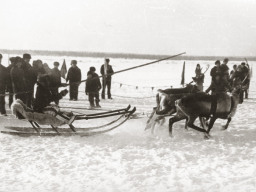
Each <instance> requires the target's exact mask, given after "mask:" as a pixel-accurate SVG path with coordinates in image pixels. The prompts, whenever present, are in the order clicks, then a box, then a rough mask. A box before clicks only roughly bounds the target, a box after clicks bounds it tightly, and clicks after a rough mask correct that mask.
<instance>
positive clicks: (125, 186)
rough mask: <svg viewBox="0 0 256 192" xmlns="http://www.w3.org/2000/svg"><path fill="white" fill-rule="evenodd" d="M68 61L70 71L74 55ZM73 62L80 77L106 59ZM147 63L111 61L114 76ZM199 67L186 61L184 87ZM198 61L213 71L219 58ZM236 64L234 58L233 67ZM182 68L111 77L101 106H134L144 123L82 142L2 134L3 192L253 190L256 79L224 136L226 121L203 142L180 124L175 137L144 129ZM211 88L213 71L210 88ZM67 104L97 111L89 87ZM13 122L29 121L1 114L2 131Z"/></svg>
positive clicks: (173, 64)
mask: <svg viewBox="0 0 256 192" xmlns="http://www.w3.org/2000/svg"><path fill="white" fill-rule="evenodd" d="M4 57H5V58H6V55H5V56H4ZM38 58H40V59H42V60H43V61H44V62H46V63H48V64H49V66H50V67H52V66H53V61H59V62H60V63H61V64H62V62H63V59H64V57H63V58H62V57H61V58H60V57H55V58H54V57H51V58H50V57H45V56H38V57H33V58H32V59H38ZM65 59H66V62H67V66H68V67H69V64H70V60H71V59H74V58H69V57H65ZM76 59H77V60H78V63H79V64H78V66H79V67H80V68H81V69H82V76H83V79H85V78H86V73H87V71H88V69H89V67H90V66H95V67H96V68H97V72H98V73H99V67H100V66H101V64H102V63H103V59H102V58H100V59H98V58H76ZM4 62H5V60H3V64H6V63H4ZM146 62H149V61H148V60H131V59H112V60H111V64H112V66H113V68H114V70H115V71H117V70H121V69H124V68H127V67H132V66H135V65H138V64H144V63H146ZM197 63H198V62H196V61H186V79H185V81H186V82H187V83H189V82H190V81H191V80H192V79H191V77H193V76H194V69H195V66H196V64H197ZM199 63H200V64H201V66H202V67H203V71H204V70H205V68H206V66H207V64H210V65H211V66H210V68H211V67H212V66H213V64H214V61H199ZM239 63H240V62H236V61H230V63H229V66H230V68H231V67H232V65H233V64H239ZM182 64H183V61H164V62H160V63H157V64H155V65H152V66H147V67H144V68H140V69H136V70H132V71H130V72H126V73H121V74H117V75H115V76H113V88H112V93H113V98H114V99H113V100H102V101H101V106H102V109H103V110H111V109H118V108H123V107H126V106H127V105H128V104H131V105H132V106H136V107H137V114H138V115H139V116H140V117H142V118H139V119H132V120H129V121H128V122H127V123H125V124H124V125H122V126H121V127H119V128H118V129H116V130H114V131H112V132H109V133H106V134H102V135H98V136H93V137H82V138H81V137H78V136H73V137H49V138H45V137H44V138H40V137H28V138H23V137H17V136H9V135H4V134H0V143H1V145H0V167H1V169H0V192H7V191H26V192H27V191H28V192H30V191H31V192H32V191H54V192H67V191H70V192H71V191H72V192H80V191H81V192H82V191H96V192H98V191H108V192H112V191H113V192H114V191H122V192H124V191H129V192H137V191H138V192H154V191H160V192H170V191H175V192H176V191H195V192H200V191H202V192H204V191H223V192H224V191H225V192H226V191H232V192H233V191H237V192H238V191H239V192H240V191H247V192H250V191H252V192H253V191H256V179H255V178H256V166H255V164H256V127H255V124H256V118H255V106H256V105H255V103H256V99H255V98H256V93H255V91H256V83H255V75H254V77H253V80H252V82H251V88H250V93H249V97H250V99H249V100H246V101H245V102H244V103H243V104H242V105H239V107H238V111H237V114H236V116H235V117H234V119H233V120H232V122H231V123H230V126H229V129H228V130H227V131H221V130H220V128H221V125H222V124H225V121H223V120H217V121H216V123H215V125H214V127H213V129H212V132H211V135H212V136H213V137H212V138H211V139H210V140H204V139H203V134H202V133H199V132H197V131H194V130H191V129H189V130H188V131H186V130H185V129H184V122H183V121H182V122H179V123H176V124H175V125H174V130H173V134H174V137H173V138H169V136H168V125H167V123H165V124H164V126H162V127H158V130H157V133H156V134H155V135H151V134H150V131H149V132H145V131H144V128H145V123H146V121H147V115H148V114H149V113H150V112H151V110H152V107H154V106H155V98H154V96H155V93H156V90H157V89H158V88H167V87H170V86H173V87H179V86H180V85H179V84H180V79H181V71H182ZM250 64H251V65H252V64H255V62H250ZM209 83H210V77H209V70H208V71H207V73H206V79H205V85H206V87H207V85H209ZM136 87H137V88H136ZM152 87H153V90H152ZM68 99H69V98H68V96H67V97H65V98H64V99H63V100H62V101H61V102H60V106H62V107H70V109H69V110H72V111H75V112H82V113H91V112H92V111H88V110H86V108H88V106H89V102H88V100H87V97H86V95H85V94H84V84H81V85H80V92H79V101H69V100H68ZM6 101H8V99H7V98H6ZM75 108H84V109H75ZM65 109H66V110H68V109H67V108H65ZM8 113H9V114H10V111H9V110H8ZM110 120H111V118H110V119H103V120H100V121H99V120H96V121H93V120H92V121H80V122H76V123H75V126H77V127H83V126H85V125H86V126H89V125H96V124H104V123H105V122H108V121H110ZM11 125H12V126H14V125H17V126H28V125H29V124H28V123H27V122H25V121H20V120H17V119H15V118H14V117H13V116H11V115H9V116H8V117H0V130H4V126H11Z"/></svg>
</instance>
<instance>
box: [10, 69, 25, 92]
mask: <svg viewBox="0 0 256 192" xmlns="http://www.w3.org/2000/svg"><path fill="white" fill-rule="evenodd" d="M11 80H12V85H13V92H14V93H18V92H24V91H26V80H25V74H24V71H23V69H22V68H18V67H17V66H14V67H13V68H12V69H11Z"/></svg>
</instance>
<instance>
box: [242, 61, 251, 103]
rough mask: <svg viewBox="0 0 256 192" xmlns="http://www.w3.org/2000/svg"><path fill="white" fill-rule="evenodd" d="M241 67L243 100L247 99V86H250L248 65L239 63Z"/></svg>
mask: <svg viewBox="0 0 256 192" xmlns="http://www.w3.org/2000/svg"><path fill="white" fill-rule="evenodd" d="M241 67H242V72H243V75H244V79H243V80H244V82H243V84H244V86H243V87H244V95H245V99H248V90H249V86H250V67H249V65H248V64H247V65H245V62H242V63H241Z"/></svg>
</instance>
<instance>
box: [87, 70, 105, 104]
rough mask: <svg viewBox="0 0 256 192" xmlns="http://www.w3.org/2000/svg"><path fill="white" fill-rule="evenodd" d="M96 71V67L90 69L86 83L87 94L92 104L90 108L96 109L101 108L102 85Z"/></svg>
mask: <svg viewBox="0 0 256 192" xmlns="http://www.w3.org/2000/svg"><path fill="white" fill-rule="evenodd" d="M95 71H96V69H95V67H90V70H89V71H88V73H87V82H86V88H85V93H86V95H88V97H89V102H90V108H91V109H94V108H95V107H96V108H100V107H101V106H100V104H99V102H100V99H99V90H100V89H101V83H100V80H99V75H98V74H97V73H95ZM94 98H95V102H96V106H95V104H94Z"/></svg>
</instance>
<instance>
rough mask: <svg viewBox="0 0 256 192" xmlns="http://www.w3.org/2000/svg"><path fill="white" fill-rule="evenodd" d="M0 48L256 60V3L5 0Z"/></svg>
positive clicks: (235, 0) (252, 0)
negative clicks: (207, 56)
mask: <svg viewBox="0 0 256 192" xmlns="http://www.w3.org/2000/svg"><path fill="white" fill-rule="evenodd" d="M0 3H1V5H0V24H1V27H0V48H2V49H37V50H72V51H97V52H124V53H149V54H174V53H179V52H183V51H186V52H187V54H188V55H213V56H214V55H227V56H243V55H244V56H255V54H256V0H200V1H199V0H1V1H0Z"/></svg>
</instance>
